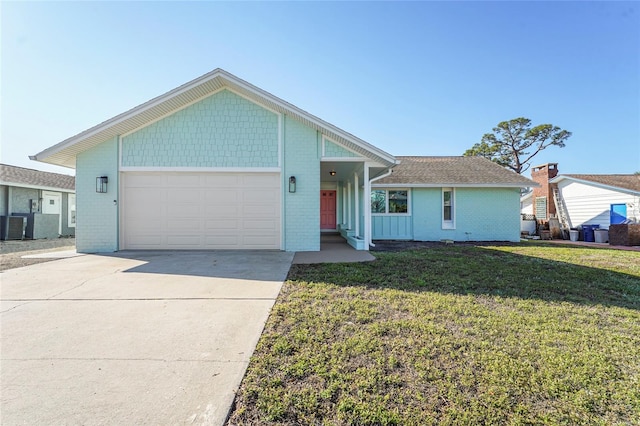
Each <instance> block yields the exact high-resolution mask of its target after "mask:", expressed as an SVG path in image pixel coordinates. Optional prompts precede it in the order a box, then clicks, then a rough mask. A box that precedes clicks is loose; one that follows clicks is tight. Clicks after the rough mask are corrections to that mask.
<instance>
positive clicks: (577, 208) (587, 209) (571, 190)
mask: <svg viewBox="0 0 640 426" xmlns="http://www.w3.org/2000/svg"><path fill="white" fill-rule="evenodd" d="M558 189H559V191H560V195H561V196H562V198H563V200H564V204H565V206H566V208H567V212H568V215H569V225H570V226H571V227H572V228H575V227H577V226H580V225H582V224H588V225H600V227H601V228H609V214H610V210H611V204H622V203H625V204H627V217H628V218H633V217H635V218H636V220H640V197H638V196H634V195H631V194H626V193H624V192H618V191H613V190H611V189H605V188H601V187H598V186H592V185H586V184H584V183H579V182H572V181H568V180H563V181H561V182H559V183H558Z"/></svg>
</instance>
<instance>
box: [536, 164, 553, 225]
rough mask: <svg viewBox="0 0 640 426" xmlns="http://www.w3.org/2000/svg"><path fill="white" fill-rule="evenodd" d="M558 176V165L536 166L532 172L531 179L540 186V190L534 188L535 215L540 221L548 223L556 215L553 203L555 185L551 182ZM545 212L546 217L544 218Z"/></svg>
mask: <svg viewBox="0 0 640 426" xmlns="http://www.w3.org/2000/svg"><path fill="white" fill-rule="evenodd" d="M557 175H558V163H547V164H542V165H540V166H535V167H533V168H532V170H531V179H532V180H533V181H535V182H538V183H539V184H540V187H539V188H533V213H534V214H535V215H536V218H537V219H538V220H542V221H545V222H546V221H548V220H549V218H550V217H551V216H555V215H556V205H555V203H554V202H553V189H552V187H553V186H554V185H552V184H550V183H549V180H551V179H553V178H554V177H556V176H557ZM543 212H544V217H543Z"/></svg>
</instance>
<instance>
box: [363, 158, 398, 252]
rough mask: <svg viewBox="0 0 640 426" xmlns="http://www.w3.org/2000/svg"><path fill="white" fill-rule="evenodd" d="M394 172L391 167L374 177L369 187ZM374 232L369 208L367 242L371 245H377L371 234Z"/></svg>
mask: <svg viewBox="0 0 640 426" xmlns="http://www.w3.org/2000/svg"><path fill="white" fill-rule="evenodd" d="M392 172H393V169H392V168H391V167H389V169H388V170H387V171H386V172H385V173H383V174H381V175H380V176H376V177H374V178H373V179H371V180H369V188H371V184H372V183H373V182H375V181H377V180H379V179H384V178H386V177H387V176H389V175H390V174H391V173H392ZM369 198H371V194H369ZM368 201H369V204H371V200H368ZM372 234H373V221H372V220H371V210H369V238H368V239H369V241H367V243H368V244H369V246H371V247H375V246H376V245H375V244H373V237H372V236H371V235H372Z"/></svg>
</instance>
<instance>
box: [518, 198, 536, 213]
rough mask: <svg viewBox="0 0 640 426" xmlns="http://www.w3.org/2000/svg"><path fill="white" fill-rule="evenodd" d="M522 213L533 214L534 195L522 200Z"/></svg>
mask: <svg viewBox="0 0 640 426" xmlns="http://www.w3.org/2000/svg"><path fill="white" fill-rule="evenodd" d="M520 213H523V214H533V197H529V198H527V199H525V200H524V201H520Z"/></svg>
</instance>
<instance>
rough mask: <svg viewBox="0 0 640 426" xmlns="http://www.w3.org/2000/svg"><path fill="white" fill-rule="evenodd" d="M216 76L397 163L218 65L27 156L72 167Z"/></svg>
mask: <svg viewBox="0 0 640 426" xmlns="http://www.w3.org/2000/svg"><path fill="white" fill-rule="evenodd" d="M216 78H220V79H221V80H222V84H221V86H224V87H230V88H234V86H237V87H238V88H240V89H242V90H243V91H247V92H249V93H251V94H253V95H254V96H257V97H258V98H259V99H260V100H261V101H262V103H263V104H264V103H272V104H274V105H276V106H278V108H279V109H281V110H282V111H284V112H285V113H287V112H288V113H289V114H291V115H293V116H294V117H297V118H298V119H302V120H303V121H307V122H309V123H312V124H313V125H314V126H315V127H316V128H317V130H320V131H324V132H326V133H329V136H332V135H334V136H337V138H338V139H343V140H344V141H347V142H348V143H351V144H353V145H355V146H356V147H359V148H360V149H362V150H364V151H366V152H367V153H369V154H370V155H371V156H373V157H374V158H375V159H377V160H380V161H381V162H382V163H383V164H386V165H388V166H391V165H395V164H397V163H398V160H396V158H395V157H394V156H393V155H391V154H389V153H387V152H385V151H383V150H381V149H379V148H377V147H375V146H373V145H371V144H369V143H367V142H365V141H364V140H362V139H360V138H357V137H356V136H354V135H352V134H350V133H348V132H345V131H344V130H341V129H339V128H338V127H336V126H334V125H332V124H330V123H328V122H326V121H324V120H321V119H320V118H318V117H316V116H314V115H312V114H309V113H307V112H306V111H304V110H302V109H300V108H298V107H296V106H295V105H292V104H290V103H288V102H286V101H284V100H282V99H280V98H278V97H276V96H274V95H272V94H270V93H268V92H266V91H264V90H262V89H260V88H259V87H257V86H254V85H252V84H250V83H248V82H246V81H244V80H242V79H240V78H238V77H236V76H234V75H232V74H230V73H228V72H227V71H225V70H222V69H220V68H217V69H215V70H213V71H211V72H209V73H207V74H205V75H203V76H201V77H198V78H196V79H194V80H192V81H190V82H188V83H185V84H183V85H181V86H179V87H177V88H175V89H173V90H170V91H169V92H167V93H165V94H163V95H160V96H158V97H156V98H153V99H151V100H149V101H147V102H145V103H143V104H141V105H139V106H137V107H134V108H132V109H130V110H128V111H125V112H124V113H121V114H119V115H117V116H115V117H113V118H111V119H109V120H106V121H104V122H102V123H100V124H98V125H96V126H93V127H91V128H89V129H87V130H85V131H83V132H81V133H79V134H77V135H75V136H72V137H70V138H68V139H65V140H64V141H62V142H60V143H58V144H56V145H53V146H51V147H49V148H47V149H45V150H43V151H41V152H39V153H37V154H35V155H32V156H29V158H31V159H32V160H35V161H40V162H44V163H49V164H55V165H59V166H64V167H70V168H75V158H76V155H77V154H78V153H79V152H82V151H84V150H85V149H89V148H90V147H92V146H96V145H98V144H99V143H102V142H105V141H106V140H109V138H111V137H115V136H117V134H118V133H117V132H116V134H113V133H114V129H113V128H114V127H115V126H117V125H120V124H125V122H126V121H127V120H130V119H134V118H135V117H137V116H138V115H141V114H143V113H145V112H147V111H150V110H151V109H152V108H155V107H161V106H162V104H163V103H165V102H169V101H171V100H172V99H174V98H175V97H177V96H179V95H181V94H184V93H186V92H188V91H189V90H193V89H198V87H199V86H201V85H204V84H206V83H208V82H211V81H212V80H214V79H216ZM210 93H213V92H210ZM205 96H208V95H207V94H206V95H205ZM177 109H178V108H176V109H175V110H177ZM132 121H133V120H132ZM100 133H105V136H104V137H103V138H98V139H96V141H95V142H94V141H92V142H91V143H89V144H88V148H85V149H81V150H79V151H78V152H75V151H71V152H67V153H65V150H67V151H68V150H70V149H71V148H72V147H73V146H75V145H76V144H79V143H81V142H83V141H86V140H87V139H89V138H92V137H96V136H99V135H100Z"/></svg>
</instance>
